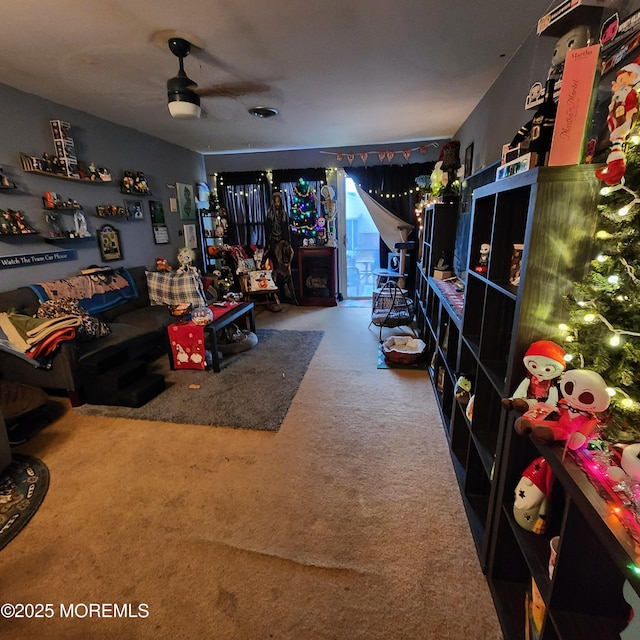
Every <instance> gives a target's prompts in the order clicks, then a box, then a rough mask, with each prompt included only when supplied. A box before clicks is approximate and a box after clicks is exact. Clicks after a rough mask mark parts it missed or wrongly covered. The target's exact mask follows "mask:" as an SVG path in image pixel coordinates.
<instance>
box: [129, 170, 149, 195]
mask: <svg viewBox="0 0 640 640" xmlns="http://www.w3.org/2000/svg"><path fill="white" fill-rule="evenodd" d="M133 188H134V190H135V191H137V192H138V193H149V185H148V184H147V179H146V178H145V177H144V173H142V171H138V173H136V177H135V180H134V181H133Z"/></svg>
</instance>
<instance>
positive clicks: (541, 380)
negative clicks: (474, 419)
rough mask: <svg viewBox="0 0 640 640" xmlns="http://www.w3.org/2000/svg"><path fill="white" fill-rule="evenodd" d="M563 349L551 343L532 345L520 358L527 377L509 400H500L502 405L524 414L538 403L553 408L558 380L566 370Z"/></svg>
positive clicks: (543, 341) (539, 341) (546, 341)
mask: <svg viewBox="0 0 640 640" xmlns="http://www.w3.org/2000/svg"><path fill="white" fill-rule="evenodd" d="M565 355H566V352H565V350H564V349H563V348H562V347H561V346H560V345H558V344H556V343H555V342H551V341H550V340H538V341H537V342H533V343H531V345H530V346H529V348H528V349H527V352H526V353H525V354H524V357H523V358H522V362H523V363H524V366H525V368H526V369H527V377H526V378H524V380H522V382H521V383H520V384H519V385H518V387H517V388H516V390H515V391H514V392H513V395H512V396H511V397H510V398H503V399H502V406H503V407H504V408H505V409H507V410H510V409H515V410H516V411H519V412H520V413H524V412H525V411H528V410H529V409H532V408H533V407H534V406H535V405H536V404H537V403H538V402H544V403H545V404H548V405H551V406H553V407H555V406H556V403H557V402H558V388H557V386H556V382H557V379H558V378H559V377H560V375H561V374H562V372H563V371H564V370H565V368H566V361H565V359H564V357H565Z"/></svg>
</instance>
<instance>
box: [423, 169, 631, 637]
mask: <svg viewBox="0 0 640 640" xmlns="http://www.w3.org/2000/svg"><path fill="white" fill-rule="evenodd" d="M600 186H601V185H600V183H599V182H598V180H597V179H596V177H595V173H594V167H593V166H588V165H587V166H584V165H583V166H572V167H553V168H549V167H540V168H536V169H532V170H530V171H527V172H525V173H522V174H516V175H514V176H511V177H509V178H505V179H504V180H500V181H498V182H491V183H489V184H484V185H483V186H479V187H477V188H475V189H474V191H473V194H472V197H471V200H470V202H471V213H470V222H469V230H468V231H469V235H468V246H469V251H468V256H467V258H468V260H467V264H468V265H469V271H468V272H467V278H466V283H465V292H464V306H463V311H462V313H460V309H459V307H460V304H459V301H458V300H456V299H455V297H454V296H453V295H451V293H450V292H448V291H447V290H446V288H445V287H443V285H442V284H441V283H440V282H439V281H436V280H435V279H434V278H433V267H434V264H435V262H436V261H437V259H438V258H439V256H440V253H441V251H442V250H445V251H449V252H450V253H452V252H453V243H454V241H455V237H456V235H455V233H456V230H455V225H456V221H457V218H456V215H455V212H453V213H452V212H451V211H449V210H447V209H445V208H443V207H446V206H447V205H433V206H432V207H429V208H427V209H426V210H425V212H426V215H425V226H424V229H425V231H424V238H423V239H422V240H421V251H422V253H421V256H420V262H419V264H418V265H417V266H416V293H415V309H416V321H417V325H418V328H419V330H420V332H421V334H422V339H423V340H424V341H425V342H426V343H427V347H428V353H429V358H430V366H429V370H430V374H431V380H432V384H433V387H434V391H435V396H436V400H437V402H438V405H439V408H440V414H441V416H442V422H443V427H444V431H445V434H446V437H447V439H448V442H449V449H450V454H451V459H452V462H453V467H454V470H455V473H456V477H457V479H458V483H459V487H460V492H461V495H462V498H463V504H464V507H465V510H466V513H467V516H468V520H469V525H470V529H471V532H472V535H473V539H474V542H475V544H476V549H477V551H478V557H479V560H480V564H481V567H482V569H483V571H484V572H485V573H486V576H487V581H488V584H489V587H490V590H491V593H492V595H493V599H494V603H495V606H496V610H497V612H498V616H499V619H500V622H501V625H502V629H503V634H504V637H505V638H508V639H509V640H520V639H522V640H524V638H525V637H526V633H525V594H526V593H527V592H528V591H530V589H531V580H532V578H533V579H534V580H535V582H536V585H537V586H538V589H539V591H540V594H541V596H542V599H543V601H544V604H545V607H546V610H545V617H544V626H543V628H542V635H541V640H574V639H575V638H580V639H581V640H583V639H584V640H592V639H593V640H596V639H597V640H601V639H603V638H606V639H609V638H611V639H614V638H615V639H616V640H617V639H618V638H619V633H620V631H621V630H622V629H624V627H625V626H626V624H627V620H628V614H629V607H628V605H627V603H626V602H625V600H624V598H623V595H622V585H623V584H624V581H625V580H629V582H630V583H631V585H632V586H633V588H634V589H635V590H636V592H638V593H640V580H639V578H638V576H636V575H635V573H634V572H633V571H631V570H630V569H629V568H628V565H630V563H633V562H635V559H636V555H635V553H634V552H633V541H631V540H630V536H629V535H628V534H627V532H626V531H625V530H624V529H623V527H622V526H621V525H620V526H619V527H615V526H613V525H612V524H611V518H610V517H608V514H609V508H608V505H607V502H606V501H605V500H603V499H602V498H601V497H600V496H599V495H598V493H597V491H596V490H595V489H594V488H593V486H592V485H591V483H590V482H589V480H588V479H587V477H586V476H585V474H584V472H583V471H582V470H581V469H580V468H579V467H578V466H577V464H576V463H575V462H574V461H573V460H572V459H571V458H570V457H567V459H565V460H564V461H563V460H562V456H561V454H562V446H561V445H560V444H558V445H556V446H552V447H543V446H538V445H536V444H535V443H533V441H532V440H530V439H529V438H523V437H520V436H518V435H517V434H516V433H515V431H514V428H513V422H514V420H515V418H516V417H517V414H515V413H514V412H507V411H505V410H504V409H503V408H502V404H501V399H502V398H504V397H508V396H509V395H510V394H511V393H512V392H513V390H515V388H516V387H517V386H518V384H519V383H520V381H521V380H522V379H523V378H524V377H525V375H526V370H525V368H524V365H523V363H522V358H523V356H524V353H525V352H526V350H527V348H528V347H529V345H530V344H531V343H532V342H534V341H536V340H541V339H553V336H554V335H555V332H556V327H557V325H558V324H559V323H560V322H563V321H565V320H566V318H565V317H564V316H565V313H564V305H563V298H564V295H565V294H566V293H567V292H568V291H569V290H570V288H571V287H572V286H573V282H576V281H579V280H581V279H582V277H583V275H584V273H585V269H586V268H587V266H588V263H589V260H590V259H591V258H592V255H591V252H592V247H593V238H594V235H595V231H596V224H597V218H598V212H597V209H596V206H595V205H596V202H597V196H598V192H599V189H600ZM483 243H488V244H490V245H491V253H490V257H489V264H488V269H487V271H486V273H477V272H475V271H474V270H473V267H474V266H475V265H476V264H477V261H478V257H479V248H480V245H481V244H483ZM514 244H523V245H524V251H523V254H522V263H521V270H520V284H519V285H518V286H517V287H516V286H513V285H512V284H511V283H510V282H509V275H510V268H511V259H512V252H513V245H514ZM461 375H465V376H466V377H468V378H469V379H471V381H472V385H473V388H472V394H473V396H474V402H473V412H472V415H471V416H470V417H469V416H467V414H466V407H465V406H462V405H461V404H460V403H459V402H458V400H457V399H456V397H455V392H454V390H455V384H456V380H457V378H458V377H459V376H461ZM540 455H543V456H544V457H545V458H546V459H547V460H548V461H549V464H550V465H551V467H552V469H553V472H554V476H555V479H556V480H555V483H554V492H553V496H552V499H551V514H550V518H549V520H550V525H549V528H548V530H547V532H545V534H544V535H538V534H535V533H532V532H529V531H526V530H524V529H522V528H521V527H520V526H519V525H518V524H517V523H516V521H515V519H514V517H513V501H514V495H513V492H514V489H515V487H516V485H517V483H518V481H519V480H520V478H521V476H522V473H523V471H524V470H525V468H526V467H527V466H528V465H529V464H530V463H531V461H532V460H534V459H535V458H536V457H538V456H540ZM555 535H558V536H560V546H559V548H558V555H557V560H556V566H555V573H554V576H553V579H550V578H549V574H548V564H549V554H550V548H549V542H550V539H551V537H552V536H555Z"/></svg>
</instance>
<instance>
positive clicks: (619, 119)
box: [596, 58, 640, 185]
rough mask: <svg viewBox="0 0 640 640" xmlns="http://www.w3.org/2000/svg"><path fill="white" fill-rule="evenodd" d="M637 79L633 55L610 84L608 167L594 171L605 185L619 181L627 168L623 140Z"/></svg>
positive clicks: (639, 63)
mask: <svg viewBox="0 0 640 640" xmlns="http://www.w3.org/2000/svg"><path fill="white" fill-rule="evenodd" d="M638 82H640V59H639V58H636V59H635V60H634V61H633V62H631V63H629V64H627V65H625V66H624V67H622V68H621V69H619V70H618V71H617V73H616V77H615V80H613V82H612V83H611V89H612V91H613V95H612V96H611V102H610V103H609V115H608V116H607V127H608V129H609V141H610V142H611V149H610V150H609V155H608V157H607V166H606V167H603V168H601V169H598V170H597V171H596V177H597V178H598V180H602V181H603V182H605V183H606V184H608V185H614V184H617V183H618V182H620V180H621V179H622V177H623V176H624V174H625V171H626V168H627V165H626V161H625V155H624V143H625V142H626V139H627V136H628V135H629V132H630V131H631V129H632V128H633V127H634V125H635V123H636V119H637V113H638V93H637V91H636V89H635V85H636V84H637V83H638Z"/></svg>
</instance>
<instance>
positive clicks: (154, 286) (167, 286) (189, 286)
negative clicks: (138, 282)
mask: <svg viewBox="0 0 640 640" xmlns="http://www.w3.org/2000/svg"><path fill="white" fill-rule="evenodd" d="M146 274H147V285H148V287H149V301H150V302H151V304H153V305H158V304H165V305H169V306H173V305H175V304H180V303H181V302H190V303H191V304H192V305H193V306H194V307H203V306H206V305H207V300H206V298H205V295H204V288H203V286H202V279H201V278H200V276H199V275H198V274H197V273H196V272H195V271H193V270H189V271H187V272H184V273H178V272H177V271H171V272H169V273H166V272H158V271H147V272H146Z"/></svg>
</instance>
